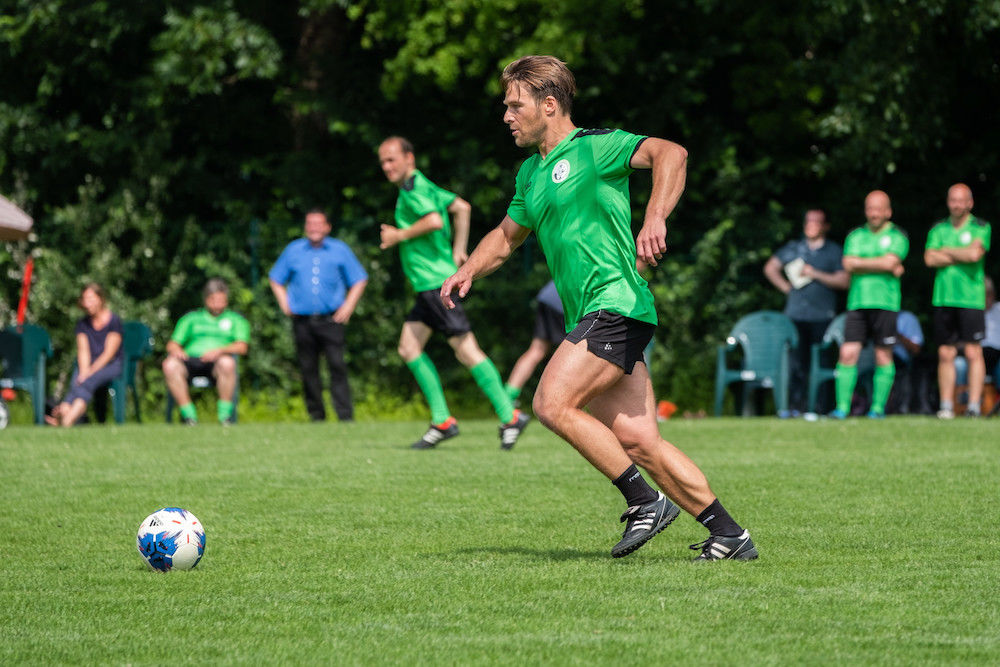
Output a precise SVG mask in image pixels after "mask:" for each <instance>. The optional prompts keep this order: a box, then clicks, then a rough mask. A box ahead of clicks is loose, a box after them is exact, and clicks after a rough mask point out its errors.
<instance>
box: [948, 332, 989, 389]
mask: <svg viewBox="0 0 1000 667" xmlns="http://www.w3.org/2000/svg"><path fill="white" fill-rule="evenodd" d="M964 352H965V360H966V361H968V362H969V402H970V403H979V402H980V401H981V400H982V398H983V382H984V381H985V380H986V362H985V361H984V360H983V346H982V345H980V344H979V343H966V344H965V350H964ZM953 368H954V366H953Z"/></svg>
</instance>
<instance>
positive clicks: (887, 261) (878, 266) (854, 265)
mask: <svg viewBox="0 0 1000 667" xmlns="http://www.w3.org/2000/svg"><path fill="white" fill-rule="evenodd" d="M844 270H845V271H847V272H848V273H851V274H856V273H891V274H893V275H895V276H896V277H899V276H901V275H903V261H902V260H901V259H899V255H896V254H893V253H891V252H890V253H886V254H885V255H881V256H879V257H857V256H855V255H844Z"/></svg>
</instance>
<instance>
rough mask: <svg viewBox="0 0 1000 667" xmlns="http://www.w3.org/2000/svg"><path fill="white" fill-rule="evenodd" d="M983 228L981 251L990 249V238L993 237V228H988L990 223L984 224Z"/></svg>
mask: <svg viewBox="0 0 1000 667" xmlns="http://www.w3.org/2000/svg"><path fill="white" fill-rule="evenodd" d="M983 227H985V229H984V230H983V250H989V249H990V237H991V236H993V228H992V227H990V223H988V222H987V223H984V225H983Z"/></svg>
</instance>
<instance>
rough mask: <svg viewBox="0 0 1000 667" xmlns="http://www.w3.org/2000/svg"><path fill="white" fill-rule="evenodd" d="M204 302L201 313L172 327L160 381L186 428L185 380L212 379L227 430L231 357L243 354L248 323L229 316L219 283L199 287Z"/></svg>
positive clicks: (191, 410) (191, 417) (232, 388)
mask: <svg viewBox="0 0 1000 667" xmlns="http://www.w3.org/2000/svg"><path fill="white" fill-rule="evenodd" d="M204 296H205V307H204V308H200V309H198V310H192V311H191V312H190V313H188V314H186V315H184V316H183V317H182V318H181V319H179V320H178V321H177V326H176V327H174V332H173V334H171V336H170V340H169V341H167V358H166V359H164V360H163V377H164V378H165V379H166V381H167V390H168V391H169V392H170V393H171V394H173V397H174V401H176V402H177V406H178V408H179V409H180V412H181V419H182V420H183V421H184V423H186V424H197V423H198V413H197V411H196V410H195V407H194V403H192V402H191V393H190V392H189V391H188V378H190V377H194V376H198V375H205V376H211V377H212V378H214V379H215V386H216V388H217V389H218V390H219V400H218V403H217V412H218V417H219V421H220V422H221V423H223V424H227V423H229V422H230V421H232V418H233V396H234V395H235V392H236V377H237V374H236V355H244V354H246V353H247V348H248V347H249V344H250V323H249V322H247V321H246V319H245V318H244V317H243V316H242V315H240V314H238V313H234V312H233V311H231V310H229V287H228V286H227V285H226V283H225V281H224V280H222V279H221V278H212V279H211V280H209V281H208V282H207V283H206V284H205V289H204Z"/></svg>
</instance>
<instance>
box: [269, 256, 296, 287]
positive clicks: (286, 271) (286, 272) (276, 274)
mask: <svg viewBox="0 0 1000 667" xmlns="http://www.w3.org/2000/svg"><path fill="white" fill-rule="evenodd" d="M291 273H292V272H291V263H290V262H289V261H288V248H285V249H284V250H283V251H282V253H281V255H280V256H279V257H278V261H277V262H275V263H274V266H272V267H271V271H270V273H268V274H267V277H268V278H270V279H271V280H273V281H274V282H276V283H278V284H279V285H285V284H287V283H288V279H289V278H291V277H292V276H291Z"/></svg>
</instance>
